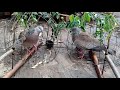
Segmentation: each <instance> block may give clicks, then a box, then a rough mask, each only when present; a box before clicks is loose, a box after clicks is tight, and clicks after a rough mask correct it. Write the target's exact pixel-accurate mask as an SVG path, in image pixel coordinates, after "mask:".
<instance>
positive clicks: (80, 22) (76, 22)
mask: <svg viewBox="0 0 120 90" xmlns="http://www.w3.org/2000/svg"><path fill="white" fill-rule="evenodd" d="M90 21H91V16H90V13H89V12H84V14H83V15H82V16H81V17H78V16H77V15H73V14H72V15H70V16H69V23H68V28H73V27H81V28H82V30H83V31H84V32H85V27H86V23H88V22H90Z"/></svg>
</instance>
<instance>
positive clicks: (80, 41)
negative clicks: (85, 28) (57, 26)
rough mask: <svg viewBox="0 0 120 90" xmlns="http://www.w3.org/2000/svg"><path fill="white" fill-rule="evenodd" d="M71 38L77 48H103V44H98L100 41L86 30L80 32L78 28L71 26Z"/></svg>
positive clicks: (97, 49)
mask: <svg viewBox="0 0 120 90" xmlns="http://www.w3.org/2000/svg"><path fill="white" fill-rule="evenodd" d="M71 31H72V40H73V42H74V44H75V46H76V47H77V48H83V49H86V50H90V49H92V50H94V51H101V50H105V49H106V47H105V46H104V45H100V41H99V40H97V39H96V38H94V37H93V36H92V35H91V34H89V33H87V32H82V31H81V29H80V28H72V30H71Z"/></svg>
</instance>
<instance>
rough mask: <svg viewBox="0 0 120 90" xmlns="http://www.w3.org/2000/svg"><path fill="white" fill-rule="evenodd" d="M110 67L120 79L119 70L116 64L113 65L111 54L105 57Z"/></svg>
mask: <svg viewBox="0 0 120 90" xmlns="http://www.w3.org/2000/svg"><path fill="white" fill-rule="evenodd" d="M103 53H104V54H105V51H103ZM105 57H106V59H107V61H108V63H109V65H110V67H111V68H112V71H113V73H114V74H115V76H116V78H120V73H119V71H118V69H117V67H116V66H115V64H114V63H113V61H112V60H111V58H110V56H109V54H107V55H105Z"/></svg>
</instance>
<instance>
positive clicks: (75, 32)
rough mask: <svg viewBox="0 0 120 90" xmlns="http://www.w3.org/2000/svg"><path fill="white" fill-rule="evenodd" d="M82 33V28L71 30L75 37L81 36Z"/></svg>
mask: <svg viewBox="0 0 120 90" xmlns="http://www.w3.org/2000/svg"><path fill="white" fill-rule="evenodd" d="M80 31H81V29H80V28H78V27H74V28H72V29H71V33H72V35H73V36H74V35H75V36H76V35H79V34H80Z"/></svg>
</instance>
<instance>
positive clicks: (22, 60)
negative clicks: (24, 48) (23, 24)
mask: <svg viewBox="0 0 120 90" xmlns="http://www.w3.org/2000/svg"><path fill="white" fill-rule="evenodd" d="M41 44H42V43H37V44H36V46H37V47H38V46H40V45H41ZM34 52H35V48H32V50H31V52H30V53H29V54H26V55H25V56H23V58H22V59H21V60H19V61H18V63H17V64H16V65H15V66H14V67H13V69H12V70H11V71H9V72H8V73H7V74H6V75H5V76H4V77H3V78H11V77H12V76H13V75H14V74H15V73H16V71H17V70H18V69H20V67H21V66H22V65H23V64H25V62H26V61H27V59H28V58H29V57H30V56H31V54H33V53H34Z"/></svg>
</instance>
